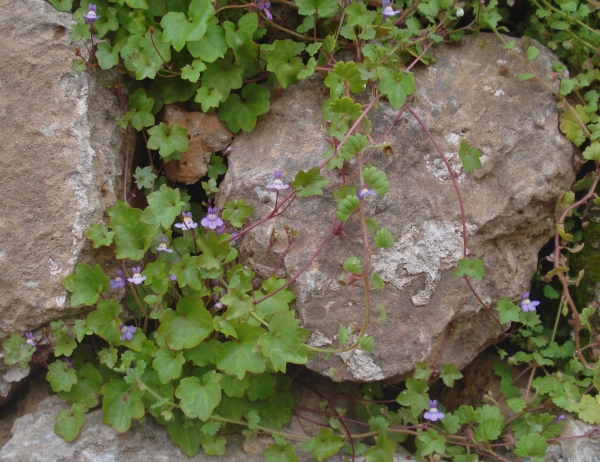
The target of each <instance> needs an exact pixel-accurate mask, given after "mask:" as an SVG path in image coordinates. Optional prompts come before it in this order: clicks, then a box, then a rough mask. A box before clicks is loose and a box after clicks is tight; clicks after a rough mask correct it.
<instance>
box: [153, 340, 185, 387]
mask: <svg viewBox="0 0 600 462" xmlns="http://www.w3.org/2000/svg"><path fill="white" fill-rule="evenodd" d="M184 363H185V358H184V357H183V353H182V352H181V351H173V350H170V349H168V348H160V349H159V350H158V351H157V352H156V356H155V357H154V361H152V368H153V369H154V370H155V371H157V372H158V378H159V380H160V383H163V384H166V383H169V382H171V381H172V380H176V379H178V378H179V376H180V375H181V368H182V366H183V364H184Z"/></svg>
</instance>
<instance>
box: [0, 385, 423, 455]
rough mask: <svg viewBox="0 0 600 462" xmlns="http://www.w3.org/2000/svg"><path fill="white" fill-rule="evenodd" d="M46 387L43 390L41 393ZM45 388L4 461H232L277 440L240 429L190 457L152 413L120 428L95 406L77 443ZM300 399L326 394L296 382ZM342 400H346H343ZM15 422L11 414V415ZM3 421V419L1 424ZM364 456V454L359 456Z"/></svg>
mask: <svg viewBox="0 0 600 462" xmlns="http://www.w3.org/2000/svg"><path fill="white" fill-rule="evenodd" d="M309 382H310V384H311V386H316V387H317V388H318V389H319V391H320V392H322V393H325V395H327V396H330V397H332V396H335V395H339V394H340V393H339V390H338V389H337V388H336V387H335V386H334V385H333V384H331V383H329V384H328V383H327V382H326V381H325V380H324V379H322V378H321V379H319V378H316V379H309ZM40 391H42V393H40ZM43 391H45V388H44V390H40V387H39V386H34V387H33V388H32V390H31V391H30V392H29V393H28V395H27V396H26V397H25V398H24V400H23V401H22V403H23V404H22V405H21V403H19V408H22V410H25V412H28V413H27V414H25V415H23V412H21V409H20V412H19V415H21V416H20V417H19V418H17V419H16V420H14V419H13V420H14V425H13V427H12V432H11V436H12V437H11V438H10V439H9V440H8V442H6V444H5V445H4V446H3V447H2V448H1V449H0V462H2V461H7V462H8V461H11V462H21V461H22V462H46V461H49V460H52V461H57V462H79V461H82V460H85V461H90V462H104V461H108V460H110V461H127V462H138V461H140V462H147V461H157V462H158V461H179V460H181V461H188V460H189V461H212V460H226V461H228V462H238V461H239V462H261V461H264V460H265V459H264V456H263V452H264V450H265V449H266V448H267V447H268V446H269V445H270V444H272V443H273V442H274V441H273V439H272V438H271V437H268V436H260V437H258V438H253V439H249V440H246V438H245V437H244V436H242V435H240V434H235V435H227V437H226V438H227V448H226V452H225V454H224V455H223V456H222V457H214V456H207V455H205V454H203V453H200V454H198V455H196V456H195V457H192V458H188V457H187V456H185V455H184V454H183V453H182V452H181V451H180V449H179V448H178V447H177V446H176V445H175V444H174V443H173V442H172V440H171V437H170V436H169V434H168V432H167V430H166V428H165V427H163V426H161V425H159V424H157V423H156V422H155V421H154V420H153V419H152V418H151V417H149V418H147V419H146V420H145V421H143V422H138V421H133V422H132V425H131V429H130V430H129V431H128V432H125V433H119V432H117V431H116V430H114V429H113V428H112V427H110V426H108V425H105V424H103V423H102V411H101V410H100V409H96V410H93V411H91V412H89V413H88V414H86V416H85V423H84V425H83V427H82V429H81V431H80V433H79V435H78V436H77V438H76V439H75V440H74V441H73V442H71V443H65V441H64V440H63V439H62V438H61V437H59V436H57V435H55V434H54V432H53V428H54V421H55V418H56V415H57V414H58V413H59V412H60V411H61V410H63V409H66V408H67V404H66V403H65V402H64V401H62V400H61V399H59V398H58V397H57V396H51V397H48V396H47V394H46V395H45V396H44V393H43ZM294 394H295V397H296V400H300V401H301V402H302V404H304V405H305V406H307V407H309V408H313V409H320V408H319V402H320V401H321V400H322V396H323V395H322V394H321V395H320V396H318V395H317V394H316V393H314V392H313V391H310V390H309V388H308V387H307V386H304V385H300V384H296V385H295V387H294ZM336 404H343V403H340V402H339V401H338V402H337V403H336ZM309 417H310V418H311V419H312V420H314V419H317V420H319V421H320V422H322V423H324V424H326V423H327V419H326V418H319V416H318V415H312V414H311V415H310V416H309ZM7 420H9V421H10V419H7ZM2 424H3V421H0V429H1V428H2V426H3V425H2ZM321 428H322V426H319V425H315V424H312V423H311V422H309V421H305V422H304V423H303V425H302V426H301V425H300V424H299V423H298V422H297V420H296V419H294V420H293V421H292V422H291V424H290V425H289V426H288V427H287V428H285V429H284V431H287V432H289V433H291V434H299V435H304V434H305V431H308V432H309V433H311V434H317V433H318V432H319V430H320V429H321ZM296 455H297V456H298V460H299V461H301V462H308V461H311V460H312V458H311V456H310V453H308V452H304V451H300V450H296ZM326 460H327V461H328V462H333V461H339V460H340V459H339V457H338V456H337V455H336V456H333V457H330V458H328V459H326ZM358 460H360V459H358ZM410 460H415V459H414V456H411V455H410V453H409V452H408V451H406V449H404V448H403V447H401V446H398V449H397V452H396V454H394V459H393V462H408V461H410Z"/></svg>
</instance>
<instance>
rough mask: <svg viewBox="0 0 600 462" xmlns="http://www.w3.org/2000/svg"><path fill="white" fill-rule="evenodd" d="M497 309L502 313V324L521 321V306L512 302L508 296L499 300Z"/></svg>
mask: <svg viewBox="0 0 600 462" xmlns="http://www.w3.org/2000/svg"><path fill="white" fill-rule="evenodd" d="M496 310H497V311H498V313H500V323H501V324H506V323H507V322H519V319H520V316H521V308H519V307H518V306H517V305H515V304H514V303H512V302H511V301H510V299H509V298H508V297H505V298H503V299H502V300H500V301H499V302H498V306H497V307H496Z"/></svg>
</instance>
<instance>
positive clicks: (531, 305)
mask: <svg viewBox="0 0 600 462" xmlns="http://www.w3.org/2000/svg"><path fill="white" fill-rule="evenodd" d="M539 304H540V302H538V301H537V300H533V301H532V300H529V292H525V293H524V294H523V298H522V299H521V309H522V310H523V311H525V312H527V311H535V307H536V306H538V305H539Z"/></svg>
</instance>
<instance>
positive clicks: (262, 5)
mask: <svg viewBox="0 0 600 462" xmlns="http://www.w3.org/2000/svg"><path fill="white" fill-rule="evenodd" d="M257 6H258V9H259V10H261V11H262V12H263V13H264V14H265V16H266V17H267V19H268V20H269V21H273V15H272V14H271V12H270V11H269V8H271V2H267V1H265V0H258V4H257Z"/></svg>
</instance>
